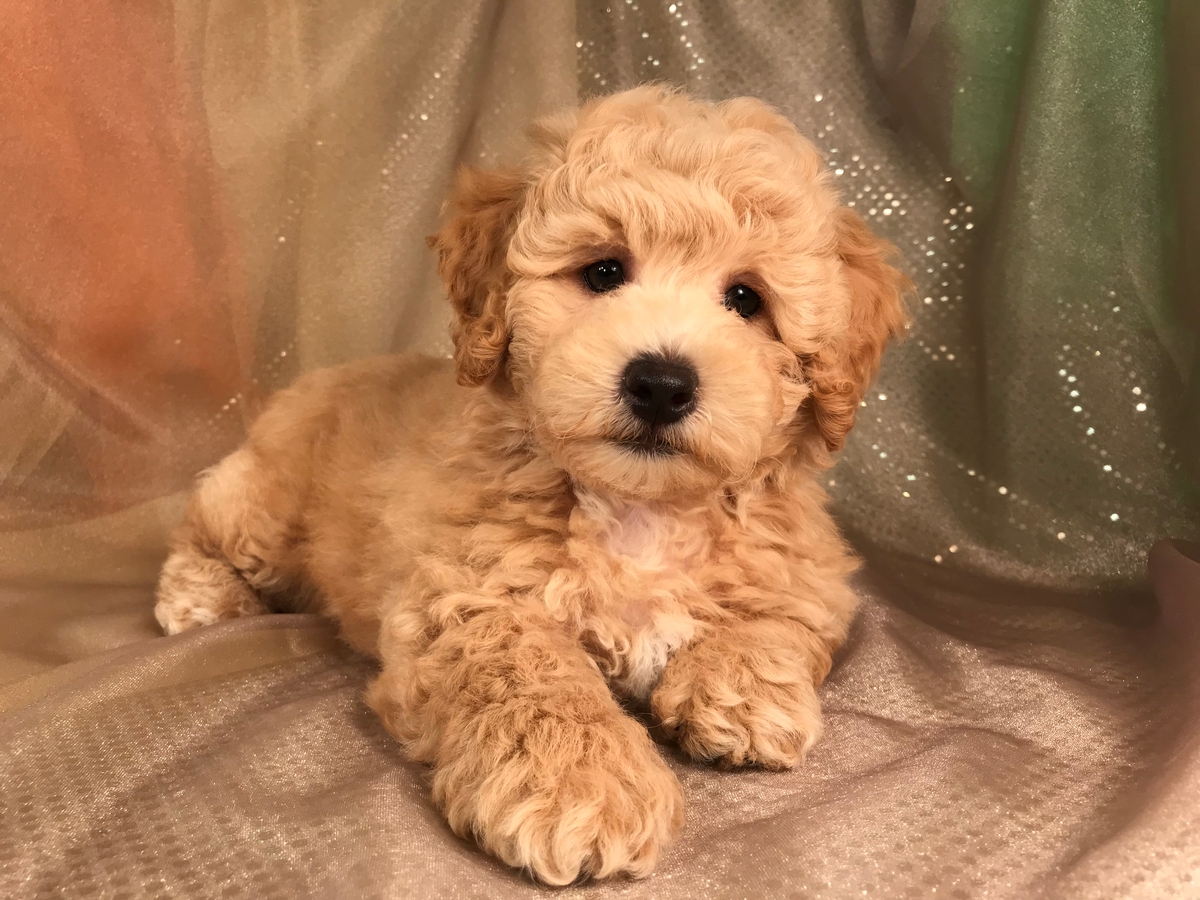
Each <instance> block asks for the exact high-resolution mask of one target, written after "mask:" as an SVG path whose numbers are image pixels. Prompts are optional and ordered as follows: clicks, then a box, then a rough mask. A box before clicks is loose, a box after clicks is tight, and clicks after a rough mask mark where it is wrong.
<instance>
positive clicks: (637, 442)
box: [615, 430, 680, 456]
mask: <svg viewBox="0 0 1200 900" xmlns="http://www.w3.org/2000/svg"><path fill="white" fill-rule="evenodd" d="M615 442H616V444H617V445H618V446H619V447H621V448H622V449H623V450H627V451H629V452H630V453H636V454H638V455H639V456H676V455H678V454H679V452H680V451H679V448H678V447H676V446H675V445H674V444H672V443H671V442H670V441H668V440H667V439H666V438H665V437H664V436H663V435H662V434H660V433H658V432H656V431H649V430H647V431H643V432H640V433H638V434H634V435H623V436H621V437H619V438H616V439H615Z"/></svg>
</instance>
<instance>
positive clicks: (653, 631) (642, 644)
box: [589, 498, 708, 700]
mask: <svg viewBox="0 0 1200 900" xmlns="http://www.w3.org/2000/svg"><path fill="white" fill-rule="evenodd" d="M589 512H590V513H591V515H593V516H595V520H596V521H597V523H598V524H599V525H600V528H599V531H598V533H597V534H596V539H597V541H598V543H599V544H600V546H601V547H603V548H604V549H605V550H606V551H607V552H608V553H609V554H611V555H612V556H613V557H615V558H617V559H618V560H620V561H621V562H623V563H625V565H624V566H623V567H622V568H623V574H622V575H621V579H622V582H623V584H622V585H621V591H620V593H621V595H622V596H623V598H624V603H623V605H622V607H621V608H620V609H614V610H613V612H614V613H616V615H617V617H618V618H619V620H620V625H621V626H623V628H622V629H621V630H626V629H627V630H626V634H627V637H628V650H627V651H626V653H625V654H624V660H623V663H624V664H623V666H622V667H621V669H622V674H621V675H620V676H619V677H617V678H615V679H614V684H613V686H614V687H615V688H616V689H617V690H618V691H619V692H620V693H622V694H624V695H625V696H627V697H632V698H636V699H639V700H648V699H649V697H650V694H651V692H652V691H653V690H654V687H655V685H656V684H657V683H658V679H659V676H660V675H661V674H662V670H663V668H664V667H665V666H666V664H667V661H668V660H669V659H670V658H671V654H673V653H675V652H676V651H677V650H678V649H679V648H681V647H683V646H685V645H686V644H687V643H688V642H689V641H691V640H692V638H693V637H694V636H695V634H696V631H697V628H698V627H700V623H699V622H697V621H696V620H695V619H693V618H692V617H691V615H690V614H689V612H688V609H687V605H686V595H687V594H688V593H689V588H690V589H693V590H694V583H693V582H692V580H691V576H690V571H691V569H692V568H693V567H694V566H695V565H696V564H697V563H698V561H699V559H700V558H701V556H702V555H703V554H704V553H705V551H706V547H707V544H708V534H707V531H706V529H705V526H704V522H703V519H702V517H701V516H699V515H697V516H694V517H691V516H683V517H681V516H678V515H675V514H674V513H672V512H670V511H664V510H662V509H658V508H655V507H654V506H651V505H649V504H644V503H636V502H631V501H624V500H611V499H607V498H606V499H605V500H603V501H600V502H597V503H596V504H595V506H593V507H592V509H591V510H589ZM614 624H615V623H614Z"/></svg>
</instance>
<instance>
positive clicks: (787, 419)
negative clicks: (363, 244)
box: [157, 89, 904, 883]
mask: <svg viewBox="0 0 1200 900" xmlns="http://www.w3.org/2000/svg"><path fill="white" fill-rule="evenodd" d="M534 136H535V141H536V143H537V145H538V148H539V149H538V152H537V153H535V155H534V156H533V157H532V158H531V161H530V163H529V165H528V167H527V168H526V169H525V170H524V171H523V172H520V173H495V174H486V173H467V174H465V175H464V176H463V178H462V180H461V181H460V184H459V188H458V194H457V197H456V215H455V216H454V217H452V218H451V220H450V221H449V222H448V224H447V225H446V227H445V228H444V229H443V230H442V231H441V232H440V233H439V235H438V236H437V237H436V238H435V239H434V245H435V247H436V248H437V250H438V252H439V257H440V263H441V270H442V274H443V276H444V278H445V279H446V282H447V286H448V289H449V293H450V296H451V300H452V302H453V303H454V305H455V310H456V320H455V325H454V337H455V349H456V361H455V364H454V365H451V363H449V361H439V360H433V359H428V358H422V357H407V358H395V357H393V358H384V359H378V360H369V361H365V362H362V363H355V364H351V365H348V366H343V367H340V368H337V369H331V370H325V371H319V372H314V373H310V374H309V375H307V376H305V377H304V378H302V379H301V380H300V381H299V382H297V384H296V385H294V386H293V387H292V388H290V389H288V390H287V391H284V392H282V393H281V394H280V395H279V396H278V397H277V398H276V399H274V400H273V401H272V403H271V405H270V406H269V408H268V409H267V411H266V412H264V414H263V415H262V416H261V417H260V418H259V420H258V421H257V422H256V423H255V425H254V427H253V429H252V432H251V436H250V439H249V440H248V442H247V444H246V445H245V446H244V447H243V448H242V449H240V450H238V451H237V452H236V453H234V454H233V455H231V456H230V457H228V458H227V459H226V460H224V461H223V462H222V463H221V464H220V465H218V466H217V467H216V468H215V469H213V470H212V471H211V472H210V473H208V474H207V475H206V476H205V478H204V479H203V480H202V482H201V484H200V487H199V488H198V490H197V492H196V495H195V497H194V498H193V501H192V504H191V506H190V508H189V512H188V516H187V521H186V522H185V524H184V525H183V526H182V527H181V529H180V531H179V532H178V533H177V535H176V537H175V541H174V545H173V553H172V555H171V557H170V559H169V560H168V562H167V564H166V566H165V568H164V572H163V577H162V581H161V584H160V588H159V604H158V607H157V614H158V617H159V621H160V622H161V623H162V624H163V626H164V627H165V628H166V629H167V630H168V631H170V632H176V631H180V630H183V629H185V628H188V627H192V626H195V625H203V624H208V623H210V622H213V621H216V620H218V619H221V618H227V617H231V616H238V615H246V614H253V613H258V612H265V611H267V610H268V609H269V608H270V607H271V606H279V605H286V606H289V607H290V608H296V607H297V606H298V605H304V604H308V605H311V606H315V607H316V608H319V609H320V610H321V611H322V612H324V613H325V614H327V615H329V616H330V617H332V618H334V619H336V620H337V621H338V622H339V623H340V625H341V629H342V632H343V634H344V636H345V638H346V639H347V641H349V642H350V643H351V644H352V645H353V646H355V647H356V648H358V649H359V650H361V651H363V652H365V653H369V654H372V655H374V656H377V657H378V658H379V659H380V661H381V663H382V670H381V674H380V675H379V677H378V678H377V679H376V681H375V682H374V683H373V685H372V686H371V689H370V692H369V695H368V699H369V701H370V703H371V705H372V706H373V707H374V708H375V709H376V711H377V712H378V713H379V714H380V716H381V717H382V719H383V721H384V723H385V725H386V726H387V727H388V729H389V730H390V731H391V732H392V733H393V734H394V735H396V736H397V737H398V738H399V739H400V740H401V741H402V742H403V743H404V745H405V747H406V748H407V750H408V752H409V754H410V755H411V756H412V757H413V758H414V759H418V760H421V761H424V762H427V763H429V764H431V765H432V766H433V791H434V797H435V800H436V801H437V803H438V804H439V806H440V807H441V808H442V809H443V811H444V812H445V813H446V815H447V817H448V819H449V821H450V823H451V825H452V826H453V827H454V829H455V830H456V831H458V832H459V833H461V834H471V835H474V836H475V837H476V838H477V839H478V840H479V841H480V842H481V843H482V844H483V845H484V846H485V847H486V848H487V849H489V850H490V851H491V852H493V853H495V854H496V855H498V856H500V857H501V858H502V859H504V860H505V861H507V862H509V863H510V864H513V865H516V866H523V867H527V868H529V869H531V870H532V871H533V872H534V873H535V874H536V875H537V876H538V877H540V878H542V879H543V880H546V881H549V882H551V883H565V882H568V881H571V880H573V879H574V878H576V877H578V876H579V875H581V874H591V875H596V876H605V875H610V874H614V873H617V872H626V873H630V874H634V875H640V874H645V873H647V872H648V871H649V870H650V869H651V868H652V866H653V864H654V862H655V860H656V858H657V855H658V852H659V849H660V848H661V846H662V845H663V844H664V843H665V842H666V841H667V840H668V839H669V838H670V836H671V835H672V834H673V833H674V832H675V831H676V830H677V829H678V827H679V826H680V824H681V821H682V803H681V798H680V792H679V786H678V784H677V782H676V780H675V778H674V776H673V775H672V774H671V773H670V771H669V770H668V769H667V768H666V767H665V765H664V764H663V763H662V761H661V760H660V758H659V757H658V755H657V753H656V751H655V750H654V747H653V745H652V743H651V741H650V740H649V737H648V736H647V734H646V732H645V730H644V729H643V728H642V727H641V726H640V725H639V724H638V723H637V722H636V721H635V720H634V719H632V718H630V717H629V716H627V715H626V714H625V713H624V712H623V711H622V709H621V707H620V705H619V704H618V702H617V699H616V698H614V696H613V693H614V692H615V693H616V694H618V695H620V696H622V697H627V698H631V699H636V700H642V701H647V700H648V701H649V703H650V706H651V709H652V710H653V712H654V714H655V715H656V716H657V717H658V718H659V719H660V720H661V721H662V723H663V725H664V727H665V730H666V731H667V732H668V733H670V734H673V735H675V736H676V738H677V740H678V741H679V744H680V746H681V747H682V748H683V749H684V750H685V751H687V752H688V753H689V754H690V755H692V756H693V757H696V758H698V759H705V760H719V761H723V762H725V763H728V764H734V765H740V764H757V765H762V766H767V767H771V768H784V767H788V766H791V765H794V764H795V763H796V762H798V761H799V760H800V758H801V757H802V756H803V754H804V752H805V750H806V749H807V748H808V746H809V745H810V744H811V743H812V742H813V741H814V740H815V739H816V737H817V736H818V734H819V732H820V714H819V706H818V702H817V698H816V686H817V685H818V684H819V683H820V681H821V679H822V678H823V677H824V676H825V674H826V673H827V672H828V669H829V666H830V661H831V655H832V653H833V651H834V649H835V648H836V647H837V645H838V643H839V642H840V641H841V640H842V639H843V637H844V635H845V633H846V629H847V627H848V625H849V622H850V618H851V616H852V614H853V609H854V605H855V598H854V594H853V592H852V591H851V590H850V589H849V587H848V586H847V584H846V579H847V576H848V575H849V574H850V573H851V572H852V571H853V570H854V568H855V567H856V561H855V559H854V557H853V555H852V554H851V553H850V552H849V550H848V549H847V548H846V546H845V544H844V542H843V541H842V539H841V537H840V536H839V534H838V532H837V529H836V527H835V526H834V523H833V521H832V520H831V519H830V517H829V515H828V513H827V512H826V511H825V508H824V506H825V495H824V493H823V492H822V490H821V488H820V487H819V486H818V484H817V481H816V478H815V475H816V474H817V473H818V472H819V471H820V469H822V468H823V467H825V466H827V465H828V464H829V462H830V460H829V455H828V451H829V450H830V449H835V448H836V447H837V446H839V445H840V442H841V440H842V438H843V437H844V435H845V432H846V431H847V430H848V429H849V427H850V424H851V423H852V420H853V414H854V408H855V407H857V405H858V402H859V400H860V399H861V396H862V393H863V391H865V389H866V386H867V383H868V382H869V380H870V378H871V376H872V375H873V374H874V371H875V368H876V366H877V364H878V360H879V355H880V353H881V352H882V349H883V345H884V343H885V342H886V340H887V338H888V337H889V336H890V335H892V334H894V333H896V332H897V331H898V330H899V329H900V328H901V327H902V325H903V318H904V315H903V309H902V305H901V303H900V292H901V291H902V290H903V288H904V279H903V276H901V275H899V273H897V272H896V271H895V270H894V269H892V268H891V267H890V266H888V265H887V264H886V262H885V256H886V253H887V248H886V246H885V245H882V244H880V243H879V242H877V241H876V240H875V239H874V238H872V237H871V236H870V235H869V233H868V232H867V231H866V229H865V227H864V226H863V225H862V223H861V221H859V220H858V219H857V217H855V216H853V215H852V214H849V213H848V212H846V211H844V210H840V209H839V208H838V207H837V203H836V197H834V196H833V194H832V191H831V190H830V189H829V187H828V186H827V185H826V184H825V177H826V176H825V175H824V174H823V171H822V167H821V164H820V161H819V159H817V157H816V154H815V152H814V151H812V149H811V147H809V146H808V145H807V143H806V142H804V141H803V140H802V139H801V138H799V137H798V136H797V135H795V132H794V130H793V129H792V128H791V126H790V125H788V124H787V123H786V122H785V121H784V120H782V119H781V118H779V117H778V116H776V115H774V114H773V113H771V112H770V111H769V110H766V108H765V107H763V106H761V104H757V103H754V102H752V101H734V102H732V103H730V104H726V105H723V106H721V107H708V106H703V105H700V104H696V103H693V102H691V101H688V100H686V99H684V98H681V97H678V96H672V95H669V94H667V93H665V92H663V91H662V90H659V89H642V90H639V91H634V92H629V93H627V94H625V95H618V96H616V97H613V98H608V99H606V100H602V101H599V102H597V103H595V104H592V105H591V106H590V107H588V108H585V110H583V111H582V112H581V113H579V115H578V117H577V118H575V119H573V120H567V119H559V120H550V121H548V122H545V123H542V124H541V126H540V127H539V129H538V130H537V131H535V135H534ZM734 151H737V152H740V153H741V154H743V155H744V156H745V157H746V159H745V160H743V162H742V164H741V165H743V166H744V168H745V169H746V172H748V174H739V172H738V170H737V168H736V167H737V165H738V164H737V163H736V162H731V161H730V160H729V159H728V158H727V157H728V155H729V154H730V153H731V152H734ZM596 260H599V262H597V261H596ZM626 270H628V273H629V276H630V277H629V278H626ZM748 285H752V286H748ZM722 292H724V294H723V295H722ZM760 294H761V295H763V296H760ZM722 297H723V299H722ZM760 313H761V315H760ZM455 373H457V376H458V378H457V380H458V383H457V384H456V383H455Z"/></svg>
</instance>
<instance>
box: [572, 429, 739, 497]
mask: <svg viewBox="0 0 1200 900" xmlns="http://www.w3.org/2000/svg"><path fill="white" fill-rule="evenodd" d="M551 456H552V457H553V458H554V460H555V462H556V463H557V464H558V465H560V466H561V467H562V468H563V470H564V471H565V472H566V473H567V474H568V475H570V476H571V478H572V480H574V481H575V482H576V483H578V484H580V485H582V486H583V487H586V488H588V489H589V490H593V491H603V492H607V493H612V494H616V495H618V496H621V497H627V498H629V499H634V500H670V499H683V498H688V497H695V496H699V495H703V494H706V493H711V492H712V491H714V490H717V489H718V488H719V487H720V483H721V482H720V479H719V478H718V477H716V476H715V475H714V474H712V473H711V472H709V471H708V470H707V469H706V468H705V467H704V466H702V465H701V464H700V462H699V460H697V459H696V457H695V456H694V455H693V454H692V453H690V452H688V451H687V449H686V448H683V447H680V446H678V445H676V444H674V443H671V442H670V441H668V440H666V439H664V438H662V437H661V436H656V435H636V436H628V435H622V436H620V437H615V438H614V437H597V438H594V439H592V440H586V441H585V440H574V441H569V442H564V443H562V444H559V445H558V446H557V447H555V448H554V449H553V450H552V451H551Z"/></svg>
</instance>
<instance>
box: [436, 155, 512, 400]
mask: <svg viewBox="0 0 1200 900" xmlns="http://www.w3.org/2000/svg"><path fill="white" fill-rule="evenodd" d="M524 198H525V182H524V180H523V179H522V177H521V175H520V173H519V172H518V171H517V170H516V169H493V170H483V169H470V168H464V169H462V170H460V171H459V173H458V177H457V179H456V180H455V184H454V188H453V190H452V191H451V193H450V199H449V200H448V201H447V203H446V211H447V213H448V215H449V218H448V219H447V221H446V224H445V225H443V226H442V228H441V229H440V230H439V231H438V232H437V234H434V235H432V236H431V237H430V238H429V246H430V247H432V248H433V249H434V250H435V251H437V257H438V274H439V275H441V277H442V281H443V282H444V283H445V285H446V292H447V294H448V295H449V297H450V303H451V305H452V306H453V307H454V320H453V322H452V323H451V325H450V336H451V338H452V339H453V341H454V362H455V367H456V369H457V371H458V381H459V383H460V384H465V385H480V384H486V383H487V382H489V381H491V380H492V378H494V377H495V375H496V373H497V372H498V371H499V370H500V367H501V364H502V362H503V360H504V352H505V350H506V349H507V347H508V323H507V322H506V321H505V310H504V305H505V299H506V297H507V294H508V289H509V287H510V286H511V281H512V278H511V274H510V273H509V270H508V266H507V264H506V262H505V257H506V256H507V254H508V243H509V241H510V240H511V238H512V233H513V228H514V226H515V224H516V219H517V214H518V213H519V212H520V209H521V204H522V203H523V202H524Z"/></svg>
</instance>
